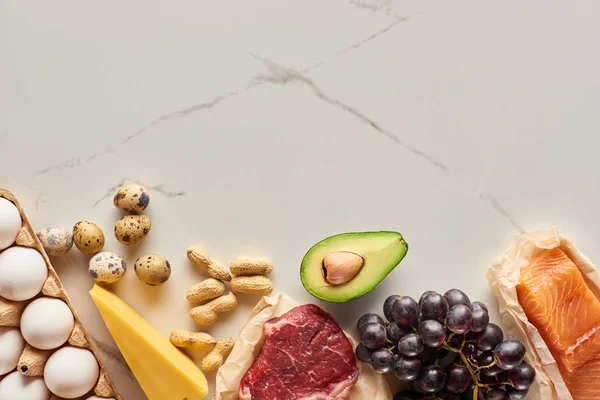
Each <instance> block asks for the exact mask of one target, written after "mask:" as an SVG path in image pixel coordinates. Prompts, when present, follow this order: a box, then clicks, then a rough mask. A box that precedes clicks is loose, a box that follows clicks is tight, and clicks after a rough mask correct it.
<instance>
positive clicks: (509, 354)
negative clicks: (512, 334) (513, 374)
mask: <svg viewBox="0 0 600 400" xmlns="http://www.w3.org/2000/svg"><path fill="white" fill-rule="evenodd" d="M525 351H526V350H525V345H523V343H521V342H519V341H517V340H505V341H503V342H500V343H499V344H498V345H496V347H495V348H494V359H495V360H496V365H498V366H499V367H500V368H502V369H503V370H505V371H508V370H511V369H513V368H515V367H516V366H518V365H519V364H521V362H522V361H523V358H524V357H525Z"/></svg>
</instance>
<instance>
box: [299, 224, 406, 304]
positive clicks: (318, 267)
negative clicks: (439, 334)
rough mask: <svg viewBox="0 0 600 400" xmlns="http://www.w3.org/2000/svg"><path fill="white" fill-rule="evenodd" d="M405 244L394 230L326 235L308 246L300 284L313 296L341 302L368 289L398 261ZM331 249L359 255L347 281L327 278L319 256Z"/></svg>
mask: <svg viewBox="0 0 600 400" xmlns="http://www.w3.org/2000/svg"><path fill="white" fill-rule="evenodd" d="M407 251H408V244H407V243H406V241H405V240H404V239H403V238H402V235H401V234H400V233H398V232H390V231H381V232H350V233H341V234H339V235H335V236H331V237H328V238H327V239H324V240H322V241H320V242H319V243H317V244H315V245H314V246H313V247H311V248H310V250H308V252H307V253H306V255H305V256H304V258H303V259H302V265H301V266H300V278H301V279H302V285H304V287H305V288H306V290H308V291H309V292H310V294H312V295H313V296H315V297H316V298H319V299H321V300H325V301H329V302H333V303H343V302H346V301H349V300H352V299H355V298H357V297H360V296H363V295H365V294H367V293H368V292H370V291H371V290H372V289H373V288H374V287H375V286H377V284H378V283H379V282H381V281H382V280H383V279H384V278H385V277H386V276H387V275H388V274H389V273H390V272H391V271H392V270H393V269H394V268H395V267H396V266H397V265H398V264H399V263H400V261H402V259H403V258H404V256H405V255H406V252H407ZM335 252H347V253H354V254H356V255H358V256H360V257H362V259H363V264H362V267H361V268H360V270H359V271H358V273H357V274H356V275H354V277H353V278H351V279H350V280H349V281H347V282H345V283H342V284H337V285H333V284H330V283H329V282H327V280H326V274H327V271H326V269H325V267H324V262H323V260H324V259H325V257H327V256H328V255H330V254H331V253H335Z"/></svg>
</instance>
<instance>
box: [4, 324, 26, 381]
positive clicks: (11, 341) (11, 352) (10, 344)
mask: <svg viewBox="0 0 600 400" xmlns="http://www.w3.org/2000/svg"><path fill="white" fill-rule="evenodd" d="M24 348H25V340H23V336H22V335H21V331H19V328H11V327H7V326H0V375H4V374H6V373H9V372H10V371H13V370H14V369H15V368H17V363H18V362H19V357H20V356H21V353H22V352H23V349H24Z"/></svg>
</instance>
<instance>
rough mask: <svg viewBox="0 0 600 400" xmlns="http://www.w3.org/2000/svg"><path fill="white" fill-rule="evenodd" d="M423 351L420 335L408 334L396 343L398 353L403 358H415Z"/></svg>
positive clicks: (423, 345) (423, 344)
mask: <svg viewBox="0 0 600 400" xmlns="http://www.w3.org/2000/svg"><path fill="white" fill-rule="evenodd" d="M424 349H425V343H423V338H422V337H421V335H419V334H416V333H409V334H408V335H406V336H404V337H403V338H402V339H400V340H399V341H398V351H399V352H400V354H402V355H403V356H405V357H417V356H418V355H420V354H421V353H423V350H424Z"/></svg>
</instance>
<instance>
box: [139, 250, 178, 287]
mask: <svg viewBox="0 0 600 400" xmlns="http://www.w3.org/2000/svg"><path fill="white" fill-rule="evenodd" d="M133 269H134V270H135V274H136V275H137V277H138V278H139V280H140V281H142V282H144V283H145V284H147V285H150V286H158V285H162V284H163V283H165V282H166V281H168V280H169V277H170V276H171V264H169V261H168V260H167V259H166V258H164V257H163V256H159V255H158V254H148V255H145V256H142V257H140V258H138V259H137V260H136V261H135V265H134V266H133Z"/></svg>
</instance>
